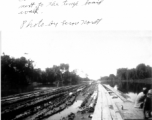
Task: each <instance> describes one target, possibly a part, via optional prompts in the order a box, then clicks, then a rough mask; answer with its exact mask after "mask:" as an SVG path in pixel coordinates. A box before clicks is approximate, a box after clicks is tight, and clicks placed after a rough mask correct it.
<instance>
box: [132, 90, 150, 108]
mask: <svg viewBox="0 0 152 120" xmlns="http://www.w3.org/2000/svg"><path fill="white" fill-rule="evenodd" d="M147 92H148V90H147V88H143V90H142V92H140V93H139V94H138V95H137V98H136V101H135V105H134V107H135V108H143V103H144V100H145V98H146V95H147Z"/></svg>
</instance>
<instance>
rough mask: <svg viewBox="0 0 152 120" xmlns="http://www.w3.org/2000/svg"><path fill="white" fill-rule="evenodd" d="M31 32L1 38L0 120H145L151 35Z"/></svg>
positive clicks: (150, 93) (151, 73)
mask: <svg viewBox="0 0 152 120" xmlns="http://www.w3.org/2000/svg"><path fill="white" fill-rule="evenodd" d="M34 33H35V34H33V33H30V32H20V33H19V35H18V32H17V33H16V32H10V33H9V36H8V35H7V34H6V35H5V34H3V37H4V38H5V41H3V40H2V45H3V46H2V55H1V70H2V76H1V77H2V81H1V85H2V86H1V89H2V90H1V95H2V100H1V104H2V112H1V115H2V119H3V120H21V119H23V120H81V119H85V120H97V119H105V120H113V119H118V120H120V119H121V120H123V119H143V118H151V108H152V106H151V105H152V103H151V98H152V84H151V83H152V64H151V61H152V51H151V48H152V36H151V35H152V31H54V32H34ZM12 39H13V40H12ZM29 39H30V41H29Z"/></svg>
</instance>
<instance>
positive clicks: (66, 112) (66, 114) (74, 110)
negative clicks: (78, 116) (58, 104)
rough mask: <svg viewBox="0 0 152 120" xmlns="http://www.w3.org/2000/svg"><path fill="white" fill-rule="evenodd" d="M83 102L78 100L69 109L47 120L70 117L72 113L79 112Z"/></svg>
mask: <svg viewBox="0 0 152 120" xmlns="http://www.w3.org/2000/svg"><path fill="white" fill-rule="evenodd" d="M81 103H82V100H77V101H75V102H74V103H73V105H71V106H69V107H68V108H66V109H64V110H63V111H61V112H60V113H57V114H55V115H53V116H51V117H49V118H48V119H46V120H60V119H61V118H63V117H66V116H68V115H69V114H70V113H71V112H72V113H76V112H77V111H78V110H79V106H80V105H81Z"/></svg>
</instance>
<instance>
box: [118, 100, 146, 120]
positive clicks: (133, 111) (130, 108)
mask: <svg viewBox="0 0 152 120" xmlns="http://www.w3.org/2000/svg"><path fill="white" fill-rule="evenodd" d="M116 105H117V107H118V109H119V111H120V112H121V114H122V115H123V118H124V120H129V119H134V120H141V119H144V114H143V110H142V109H138V108H134V105H133V103H130V102H125V103H116ZM122 105H123V109H121V106H122Z"/></svg>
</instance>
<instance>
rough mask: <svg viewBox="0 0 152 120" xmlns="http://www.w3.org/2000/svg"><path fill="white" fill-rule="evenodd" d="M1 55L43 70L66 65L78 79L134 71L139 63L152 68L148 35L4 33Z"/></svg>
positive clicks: (143, 33)
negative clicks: (18, 58) (30, 63)
mask: <svg viewBox="0 0 152 120" xmlns="http://www.w3.org/2000/svg"><path fill="white" fill-rule="evenodd" d="M2 52H4V53H5V54H8V55H10V56H12V57H21V56H25V57H26V58H28V59H29V58H30V59H32V60H34V61H35V62H34V64H35V65H36V67H38V68H41V69H43V70H44V69H45V68H46V67H52V66H53V65H59V64H60V63H68V64H69V65H70V70H73V69H77V70H78V73H79V74H81V75H84V74H86V73H87V74H88V75H89V78H92V79H98V78H100V76H105V75H109V74H116V71H117V69H118V68H124V67H125V68H135V67H136V66H137V65H138V64H140V63H145V64H146V65H150V66H152V62H151V61H152V32H149V31H54V32H52V31H51V32H48V31H47V32H42V31H37V32H24V31H22V32H4V33H3V34H2ZM24 53H28V54H24ZM82 71H83V73H82Z"/></svg>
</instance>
